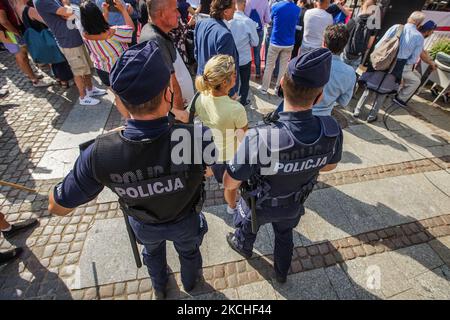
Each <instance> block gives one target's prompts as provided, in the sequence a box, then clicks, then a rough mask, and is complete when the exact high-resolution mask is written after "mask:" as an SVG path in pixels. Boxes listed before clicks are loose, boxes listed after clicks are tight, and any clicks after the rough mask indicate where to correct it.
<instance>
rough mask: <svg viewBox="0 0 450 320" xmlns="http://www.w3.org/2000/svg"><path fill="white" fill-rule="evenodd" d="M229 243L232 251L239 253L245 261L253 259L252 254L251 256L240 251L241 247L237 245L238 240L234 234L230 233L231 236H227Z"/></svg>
mask: <svg viewBox="0 0 450 320" xmlns="http://www.w3.org/2000/svg"><path fill="white" fill-rule="evenodd" d="M227 242H228V245H229V246H230V247H231V249H233V250H234V251H236V252H237V253H239V254H240V255H241V256H243V257H244V258H245V259H250V258H251V257H252V254H251V253H250V254H249V253H246V252H244V251H242V250H241V249H239V247H238V245H237V240H236V238H235V236H234V234H233V233H231V232H230V233H229V234H227Z"/></svg>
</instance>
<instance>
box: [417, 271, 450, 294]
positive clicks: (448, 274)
mask: <svg viewBox="0 0 450 320" xmlns="http://www.w3.org/2000/svg"><path fill="white" fill-rule="evenodd" d="M411 284H412V285H413V286H414V289H416V290H417V291H419V292H420V293H419V295H421V296H424V297H425V298H426V299H433V300H449V299H450V269H449V268H448V267H447V266H442V267H439V268H436V269H433V270H431V271H427V272H426V273H423V274H421V275H419V276H417V277H415V278H414V279H413V280H412V281H411Z"/></svg>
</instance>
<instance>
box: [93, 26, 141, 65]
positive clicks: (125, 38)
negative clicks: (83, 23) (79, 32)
mask: <svg viewBox="0 0 450 320" xmlns="http://www.w3.org/2000/svg"><path fill="white" fill-rule="evenodd" d="M111 28H113V29H115V30H116V32H115V34H114V35H113V36H112V37H111V38H109V39H107V40H87V39H84V42H85V43H86V45H87V47H88V48H89V52H90V55H91V59H92V62H93V64H94V68H96V69H99V70H103V71H105V72H108V73H109V72H110V71H111V69H112V67H113V65H114V63H116V61H117V59H118V58H119V57H120V55H121V54H122V53H123V52H124V51H125V50H127V49H128V43H130V42H131V38H132V36H133V28H131V27H130V26H112V27H111Z"/></svg>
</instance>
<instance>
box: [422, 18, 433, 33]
mask: <svg viewBox="0 0 450 320" xmlns="http://www.w3.org/2000/svg"><path fill="white" fill-rule="evenodd" d="M436 28H437V24H436V22H434V21H433V20H428V21H427V22H425V23H424V24H423V25H422V26H421V27H420V31H422V32H427V31H432V30H435V29H436Z"/></svg>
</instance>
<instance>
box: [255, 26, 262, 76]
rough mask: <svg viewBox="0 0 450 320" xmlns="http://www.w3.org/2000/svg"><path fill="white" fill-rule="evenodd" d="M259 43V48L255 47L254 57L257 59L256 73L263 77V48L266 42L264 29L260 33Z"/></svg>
mask: <svg viewBox="0 0 450 320" xmlns="http://www.w3.org/2000/svg"><path fill="white" fill-rule="evenodd" d="M258 37H259V42H258V46H257V47H253V57H254V59H255V69H256V70H255V71H256V74H257V75H261V46H262V42H263V40H264V29H261V30H259V31H258Z"/></svg>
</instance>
